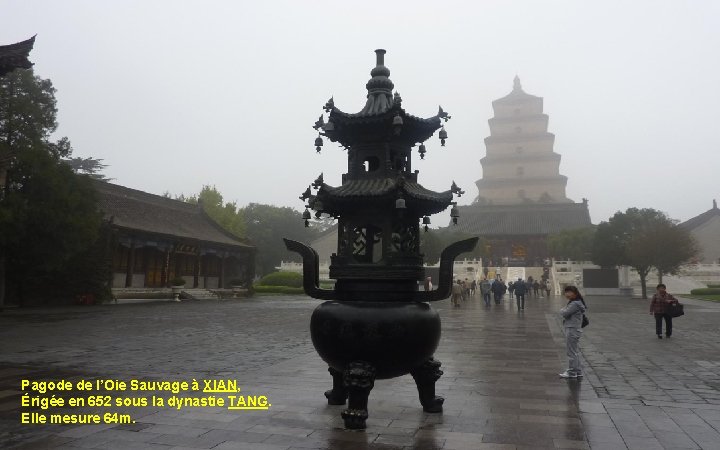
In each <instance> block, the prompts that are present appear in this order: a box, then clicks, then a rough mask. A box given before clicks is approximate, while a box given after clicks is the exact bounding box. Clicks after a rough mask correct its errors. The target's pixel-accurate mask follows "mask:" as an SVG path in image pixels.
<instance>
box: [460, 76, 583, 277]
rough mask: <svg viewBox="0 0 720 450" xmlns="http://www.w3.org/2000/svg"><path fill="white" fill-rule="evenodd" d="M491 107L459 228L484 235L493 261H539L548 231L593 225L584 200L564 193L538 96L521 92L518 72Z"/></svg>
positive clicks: (563, 180)
mask: <svg viewBox="0 0 720 450" xmlns="http://www.w3.org/2000/svg"><path fill="white" fill-rule="evenodd" d="M492 106H493V110H494V113H495V115H494V117H492V118H491V119H490V120H489V121H488V123H489V125H490V136H488V137H487V138H485V147H486V155H485V157H484V158H482V159H481V160H480V163H481V165H482V168H483V177H482V178H481V179H480V180H478V181H476V185H477V188H478V196H477V198H476V199H475V201H474V202H473V204H471V205H469V206H462V207H460V221H459V222H458V225H457V230H458V231H462V232H465V233H469V234H473V235H476V236H481V237H483V238H485V239H486V240H487V241H488V242H489V245H490V248H489V249H488V250H490V253H491V255H492V259H493V260H494V262H495V263H503V262H507V263H509V264H511V265H535V264H539V263H541V262H542V261H543V260H544V259H545V258H547V256H548V255H547V244H546V240H547V236H548V235H550V234H553V233H558V232H560V231H563V230H571V229H577V228H583V227H588V226H591V225H592V224H591V222H590V213H589V210H588V204H587V200H586V199H583V201H582V203H575V202H573V201H572V200H570V199H569V198H567V196H566V194H565V187H566V185H567V177H566V176H564V175H561V174H560V155H559V154H557V153H555V152H554V151H553V144H554V142H555V135H554V134H552V133H549V132H548V115H547V114H545V113H544V112H543V99H542V97H536V96H534V95H530V94H528V93H526V92H525V91H523V89H522V86H521V84H520V79H519V78H518V77H517V76H516V77H515V80H514V83H513V90H512V92H510V93H509V94H508V95H506V96H505V97H502V98H500V99H498V100H495V101H493V103H492Z"/></svg>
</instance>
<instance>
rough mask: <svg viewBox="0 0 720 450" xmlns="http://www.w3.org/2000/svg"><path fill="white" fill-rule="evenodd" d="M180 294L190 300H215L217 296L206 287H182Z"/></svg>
mask: <svg viewBox="0 0 720 450" xmlns="http://www.w3.org/2000/svg"><path fill="white" fill-rule="evenodd" d="M180 296H181V298H187V299H192V300H217V299H218V298H219V297H218V296H217V295H215V294H214V293H213V292H210V291H208V290H207V289H183V290H182V293H181V294H180Z"/></svg>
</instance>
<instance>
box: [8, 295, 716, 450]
mask: <svg viewBox="0 0 720 450" xmlns="http://www.w3.org/2000/svg"><path fill="white" fill-rule="evenodd" d="M587 301H588V304H589V306H590V310H589V312H588V315H589V317H590V320H591V325H590V327H588V328H587V329H586V332H585V334H584V336H583V338H582V341H581V348H582V350H583V355H584V360H585V364H586V376H585V378H584V379H581V380H562V379H560V378H558V376H557V374H558V372H560V371H562V370H563V369H564V368H565V366H566V358H565V356H564V344H563V337H562V334H561V327H560V321H559V318H558V316H557V310H559V308H560V307H561V306H562V305H563V304H564V301H563V300H561V299H560V298H552V297H551V298H549V299H545V298H541V299H535V298H529V299H528V300H527V302H526V308H525V310H524V311H516V309H515V306H514V302H510V301H509V299H507V298H506V299H505V301H504V303H503V304H501V305H494V304H493V305H492V306H491V307H490V308H487V309H486V308H485V307H484V306H483V304H482V301H481V300H480V299H479V298H474V299H470V300H469V301H467V302H465V303H463V305H462V307H460V308H453V307H452V306H451V305H450V304H449V302H448V301H443V302H439V303H435V304H434V305H433V306H434V307H435V308H437V309H438V310H439V311H440V315H441V317H442V321H443V335H442V339H441V342H440V346H439V348H438V351H437V353H436V354H435V357H436V358H437V359H439V360H440V361H441V362H442V363H443V365H442V370H443V371H444V375H443V377H442V378H440V380H439V381H438V383H437V392H438V394H439V395H442V396H444V397H445V399H446V400H445V410H444V412H443V413H442V414H428V413H424V412H423V411H422V408H421V407H420V404H419V401H418V399H417V391H416V390H415V383H414V382H413V380H412V378H411V377H410V376H409V375H408V376H404V377H400V378H396V379H393V380H377V381H376V382H375V388H374V389H373V390H372V392H371V394H370V401H369V408H368V409H369V414H370V418H369V419H368V421H367V424H368V428H367V430H365V431H346V430H344V429H343V423H342V419H341V418H340V411H342V409H343V407H342V406H328V405H327V403H326V401H325V398H324V396H323V392H324V391H325V390H326V389H329V388H330V387H331V378H330V376H329V374H328V372H327V367H326V366H325V364H324V363H323V362H322V360H320V358H319V357H318V356H317V354H316V353H315V351H314V349H313V347H312V343H311V341H310V336H309V320H310V314H311V312H312V309H313V308H314V307H315V306H316V305H317V304H318V303H319V302H317V301H315V300H311V299H308V298H306V297H300V296H298V297H259V298H255V299H242V300H225V301H186V302H182V303H167V302H165V303H145V304H134V305H107V306H98V307H65V308H48V309H28V310H14V311H6V312H4V313H2V314H0V447H2V448H28V449H35V448H38V449H40V448H103V449H114V448H119V449H187V448H204V449H206V448H215V449H258V450H263V449H266V450H284V449H300V448H303V449H315V448H317V449H404V448H407V449H410V448H418V449H441V448H442V449H516V450H520V449H560V448H563V449H586V448H592V449H613V450H614V449H623V448H630V449H720V330H719V329H718V323H719V320H718V319H720V304H713V303H704V302H699V301H692V300H687V301H684V303H686V315H685V316H684V317H681V318H679V319H676V320H675V329H674V333H673V337H672V338H671V339H663V340H658V339H657V338H656V337H655V335H654V320H653V318H652V317H651V316H649V315H648V314H647V302H646V301H642V300H637V299H624V298H616V297H594V298H588V299H587ZM23 378H25V379H34V380H36V379H45V380H53V379H54V380H58V379H65V380H70V381H71V382H73V383H75V382H77V381H78V380H80V379H89V380H93V379H95V378H112V379H123V380H128V379H133V378H134V379H142V380H188V381H189V380H192V379H193V378H195V379H198V380H201V379H211V378H212V379H237V380H238V382H239V384H240V386H241V389H242V391H243V393H245V394H246V395H266V396H267V397H268V398H269V401H270V403H271V407H270V408H269V409H268V410H267V411H262V410H261V411H229V410H227V409H226V408H183V409H181V410H176V409H170V408H159V407H152V406H151V407H147V408H132V409H131V408H128V409H122V408H115V409H114V411H119V412H121V413H122V412H123V411H127V412H128V413H129V414H131V416H132V419H133V420H134V423H129V424H109V423H108V424H100V425H83V426H73V425H21V424H20V397H21V395H20V380H21V379H23ZM181 395H186V394H181ZM23 410H24V411H29V410H30V409H29V408H23ZM80 411H84V410H82V409H80V408H76V409H75V410H74V411H73V412H80ZM88 412H90V410H88Z"/></svg>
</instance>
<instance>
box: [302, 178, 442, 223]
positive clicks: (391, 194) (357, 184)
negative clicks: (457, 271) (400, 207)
mask: <svg viewBox="0 0 720 450" xmlns="http://www.w3.org/2000/svg"><path fill="white" fill-rule="evenodd" d="M358 198H364V199H366V200H367V201H370V202H372V201H374V200H375V201H377V203H380V204H382V203H386V202H387V200H388V199H389V200H394V199H397V198H404V199H405V202H406V204H407V207H408V208H412V209H414V210H417V211H423V213H424V214H435V213H439V212H441V211H443V210H444V209H445V208H447V205H448V204H450V202H452V199H453V191H452V190H447V191H444V192H435V191H431V190H430V189H426V188H424V187H423V186H422V185H420V184H419V183H417V182H415V181H406V180H405V179H404V178H375V179H360V180H348V181H346V182H345V184H343V185H342V186H338V187H333V186H330V185H327V184H325V183H323V184H322V186H321V187H320V189H319V190H318V193H317V195H316V196H315V197H314V198H312V199H311V200H310V202H309V204H310V207H311V208H313V209H318V204H317V203H316V202H318V201H319V202H321V203H320V205H325V204H332V205H334V206H335V208H337V209H346V208H352V207H353V206H354V204H355V202H356V200H357V199H358Z"/></svg>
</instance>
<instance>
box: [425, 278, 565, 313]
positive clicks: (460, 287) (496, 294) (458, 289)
mask: <svg viewBox="0 0 720 450" xmlns="http://www.w3.org/2000/svg"><path fill="white" fill-rule="evenodd" d="M431 289H432V281H431V280H430V277H428V278H427V279H426V281H425V290H431ZM477 292H479V293H480V295H481V296H482V298H483V301H484V302H485V306H490V304H491V301H492V300H493V299H494V300H495V304H496V305H499V304H501V303H502V301H503V298H504V297H505V294H506V293H508V292H509V293H510V298H511V299H516V301H517V308H518V309H519V310H524V309H525V296H526V295H527V296H529V297H535V298H544V297H550V294H551V292H552V286H551V283H550V280H549V279H548V278H542V279H541V280H536V279H533V277H528V279H527V280H523V279H522V278H518V279H517V280H516V281H510V282H509V283H507V284H505V281H503V279H502V277H501V276H500V275H497V276H496V277H495V278H491V279H488V278H487V277H484V278H483V279H482V280H480V282H478V281H477V280H472V281H469V280H468V279H467V278H465V279H464V280H456V282H455V283H454V284H453V288H452V296H451V298H450V300H451V302H452V305H453V306H454V307H459V306H460V304H461V303H462V302H463V301H465V300H467V299H469V298H470V297H473V296H475V294H476V293H477Z"/></svg>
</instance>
